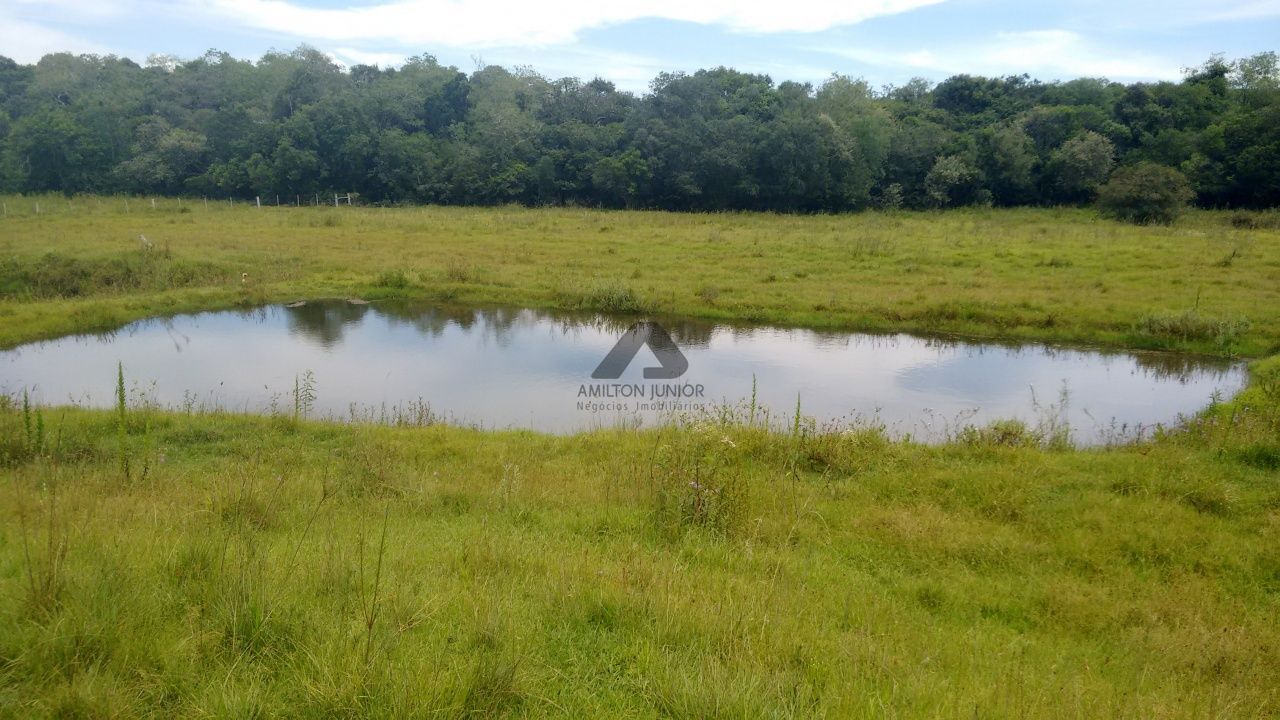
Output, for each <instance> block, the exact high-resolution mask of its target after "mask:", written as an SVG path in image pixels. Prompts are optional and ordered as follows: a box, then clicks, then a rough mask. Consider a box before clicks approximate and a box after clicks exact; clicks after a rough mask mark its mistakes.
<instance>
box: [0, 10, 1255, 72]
mask: <svg viewBox="0 0 1280 720" xmlns="http://www.w3.org/2000/svg"><path fill="white" fill-rule="evenodd" d="M302 44H307V45H310V46H313V47H315V48H318V49H319V50H321V51H323V52H325V53H327V54H329V55H330V56H331V57H333V58H334V60H335V61H337V62H339V63H340V64H342V65H345V66H352V65H356V64H361V63H364V64H376V65H379V66H382V67H389V66H395V65H397V64H399V63H401V62H403V61H404V59H405V58H407V57H412V56H416V55H421V54H423V53H428V54H431V55H434V56H435V57H436V58H437V59H438V60H440V61H441V62H442V63H445V64H448V65H455V66H457V67H458V68H459V69H461V70H463V71H471V70H474V69H476V68H477V67H479V66H483V65H493V64H496V65H503V66H507V67H515V66H529V67H532V68H533V69H534V70H536V71H538V72H540V73H542V74H543V75H546V76H548V77H564V76H575V77H580V78H584V79H589V78H592V77H603V78H606V79H608V80H612V81H614V82H615V83H616V84H617V85H618V86H619V87H621V88H623V89H627V90H633V91H636V92H643V91H644V90H645V88H647V87H648V84H649V81H650V80H652V79H653V77H654V76H655V75H657V74H658V73H660V72H677V71H685V72H692V71H694V70H697V69H699V68H707V67H716V66H720V65H725V66H729V67H734V68H737V69H739V70H744V71H749V72H759V73H764V74H767V75H769V76H770V77H772V78H773V79H774V80H775V81H777V82H781V81H783V80H798V81H802V82H812V83H815V84H816V83H820V82H821V81H822V80H823V79H824V78H826V77H829V76H830V75H831V74H832V73H840V74H843V75H849V76H853V77H862V78H865V79H866V80H867V81H869V82H870V83H871V84H872V85H873V86H882V85H888V84H894V85H900V84H903V83H905V82H907V81H908V80H910V79H911V78H913V77H923V78H926V79H929V80H934V81H937V80H942V79H945V78H947V77H949V76H951V75H955V74H958V73H969V74H979V75H1009V74H1021V73H1028V74H1030V75H1031V76H1032V77H1034V78H1037V79H1041V80H1046V81H1048V80H1062V79H1071V78H1075V77H1108V78H1111V79H1113V80H1120V81H1134V80H1161V79H1177V78H1178V77H1180V76H1181V71H1182V69H1183V68H1185V67H1190V66H1195V65H1199V64H1201V63H1203V62H1204V61H1205V60H1206V59H1208V58H1209V56H1210V55H1212V54H1214V53H1222V54H1224V55H1226V56H1227V58H1229V59H1230V58H1236V57H1245V56H1248V55H1252V54H1254V53H1258V52H1263V51H1268V50H1280V0H1073V1H1068V0H1062V1H1059V2H1037V1H1035V0H787V1H786V2H770V3H757V2H751V1H750V0H702V1H699V0H646V1H645V2H637V1H635V0H631V1H628V2H619V1H615V0H542V1H536V0H525V1H523V2H522V1H519V0H466V1H463V0H91V1H86V0H0V55H4V56H8V57H10V58H13V59H14V60H17V61H19V62H22V63H33V62H36V61H37V60H39V59H40V57H41V56H43V55H44V54H46V53H50V52H58V51H70V52H75V53H96V54H114V55H122V56H127V57H130V58H133V59H134V60H136V61H138V62H139V63H143V62H146V61H147V58H148V57H149V56H151V55H153V54H155V55H172V56H176V57H179V58H191V57H196V56H198V55H201V54H203V53H204V52H205V51H206V50H209V49H211V48H212V49H218V50H224V51H227V52H230V53H231V54H232V55H235V56H237V57H241V58H248V59H256V58H258V57H260V56H261V55H262V54H263V53H265V52H267V51H269V50H286V51H287V50H292V49H293V48H295V47H297V46H299V45H302Z"/></svg>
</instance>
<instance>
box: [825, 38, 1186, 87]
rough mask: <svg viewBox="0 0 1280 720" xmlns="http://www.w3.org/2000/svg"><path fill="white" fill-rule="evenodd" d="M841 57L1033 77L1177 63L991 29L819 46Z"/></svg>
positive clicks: (1135, 72) (1116, 74) (1125, 72)
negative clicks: (907, 45)
mask: <svg viewBox="0 0 1280 720" xmlns="http://www.w3.org/2000/svg"><path fill="white" fill-rule="evenodd" d="M822 50H823V51H825V52H829V53H832V54H835V55H840V56H842V57H847V58H850V59H853V60H858V61H860V62H865V63H870V64H873V65H880V66H885V67H907V68H912V69H915V70H917V71H920V72H922V73H932V74H946V75H952V74H958V73H971V74H978V75H989V76H994V75H1005V74H1009V73H1014V72H1016V73H1024V72H1025V73H1027V74H1029V75H1031V76H1032V77H1039V78H1076V77H1106V78H1112V79H1116V80H1158V79H1176V78H1178V77H1179V73H1180V70H1181V67H1180V65H1179V64H1178V63H1177V62H1173V61H1170V60H1167V59H1164V58H1160V57H1156V56H1152V55H1149V54H1146V53H1141V52H1134V51H1128V50H1124V51H1121V50H1111V49H1107V48H1102V47H1099V46H1097V45H1095V44H1094V43H1092V42H1090V41H1089V40H1087V39H1086V38H1085V37H1084V36H1082V35H1081V34H1079V33H1076V32H1072V31H1070V30H1057V29H1054V30H1033V31H1028V32H1011V33H997V34H996V36H995V37H994V38H992V39H991V40H988V41H986V42H983V43H981V44H978V45H962V46H954V47H946V48H934V49H931V50H915V51H909V52H896V51H879V50H873V49H847V48H822Z"/></svg>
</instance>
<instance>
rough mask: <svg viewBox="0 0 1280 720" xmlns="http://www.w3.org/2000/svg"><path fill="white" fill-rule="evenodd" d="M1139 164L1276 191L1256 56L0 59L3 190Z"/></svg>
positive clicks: (1055, 193) (703, 177)
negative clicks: (1048, 78) (563, 62)
mask: <svg viewBox="0 0 1280 720" xmlns="http://www.w3.org/2000/svg"><path fill="white" fill-rule="evenodd" d="M1148 162H1154V163H1158V164H1161V165H1164V166H1167V167H1170V168H1174V169H1176V170H1177V171H1178V172H1180V173H1182V174H1183V175H1185V177H1186V178H1187V180H1188V181H1189V182H1190V184H1191V188H1192V190H1193V191H1194V193H1195V198H1196V201H1197V202H1198V203H1199V204H1201V205H1204V206H1215V207H1262V206H1275V205H1280V69H1278V66H1277V56H1276V54H1275V53H1264V54H1261V55H1257V56H1254V57H1251V58H1248V59H1244V60H1238V61H1234V62H1227V61H1225V60H1223V59H1221V58H1216V57H1215V58H1213V59H1210V60H1209V61H1208V62H1207V63H1205V64H1204V65H1203V66H1201V67H1199V68H1195V69H1192V70H1189V71H1187V73H1186V74H1185V77H1184V78H1183V80H1182V81H1181V82H1177V83H1174V82H1159V83H1136V84H1130V85H1124V84H1120V83H1114V82H1109V81H1107V80H1104V79H1092V78H1086V79H1079V80H1072V81H1070V82H1054V83H1042V82H1037V81H1034V80H1031V79H1030V78H1028V77H1027V76H1025V75H1024V76H1014V77H1005V78H984V77H972V76H968V75H958V76H955V77H952V78H950V79H948V80H946V81H944V82H942V83H940V84H937V85H933V84H930V83H928V82H926V81H924V80H913V81H911V82H909V83H907V84H906V85H904V86H901V87H888V88H883V89H880V90H874V89H872V88H870V87H869V86H868V85H867V84H866V83H864V82H862V81H859V80H853V79H850V78H846V77H841V76H833V77H832V78H831V79H829V80H828V81H826V82H824V83H823V84H822V85H821V86H820V87H816V88H815V87H813V86H811V85H809V84H802V83H795V82H783V83H781V84H777V85H775V84H774V83H773V82H772V81H771V79H770V78H769V77H767V76H764V75H752V74H746V73H741V72H738V71H735V70H731V69H726V68H717V69H714V70H702V71H698V72H696V73H694V74H692V75H686V74H663V75H660V76H658V77H657V78H656V79H655V80H654V81H653V82H652V84H651V87H650V90H649V92H648V93H646V94H644V95H642V96H637V95H635V94H632V93H628V92H622V91H619V90H618V89H616V88H615V87H614V85H613V84H612V83H610V82H608V81H606V80H602V79H595V80H591V81H590V82H583V81H580V80H577V79H573V78H565V79H560V80H551V79H548V78H545V77H542V76H541V75H538V74H536V73H535V72H533V71H530V70H517V71H515V72H512V71H509V70H506V69H503V68H501V67H495V66H490V67H486V68H484V69H481V70H477V71H475V72H473V73H471V74H470V75H468V74H465V73H462V72H459V71H458V70H457V69H456V68H453V67H446V66H443V65H440V64H439V63H437V62H436V60H435V59H434V58H432V57H430V56H426V55H424V56H421V57H418V58H414V59H412V60H410V61H409V62H407V63H406V64H405V65H404V66H403V67H401V68H398V69H387V70H382V69H378V68H376V67H370V66H366V65H359V66H356V67H353V68H351V69H350V70H349V71H344V70H343V69H341V68H340V67H338V66H337V65H335V64H334V63H333V62H332V61H331V60H330V59H329V58H328V57H326V56H325V55H323V54H322V53H320V52H318V51H316V50H314V49H311V48H306V47H303V48H300V49H298V50H296V51H294V52H290V53H270V54H268V55H266V56H264V57H263V58H262V59H261V60H259V61H258V62H256V63H253V62H247V61H242V60H237V59H235V58H233V57H231V56H230V55H228V54H226V53H219V52H213V51H211V52H209V53H207V54H205V55H204V56H203V57H200V58H197V59H195V60H190V61H176V60H173V59H169V58H157V59H154V60H153V61H151V62H149V63H148V64H147V65H146V66H145V67H144V66H140V65H138V64H137V63H134V62H133V61H131V60H128V59H122V58H116V57H98V56H92V55H81V56H74V55H70V54H65V53H63V54H55V55H48V56H45V57H44V58H43V59H42V60H40V62H38V63H36V64H35V65H33V66H27V65H18V64H16V63H14V62H13V61H11V60H9V59H7V58H3V57H0V187H2V188H3V189H4V190H6V191H9V192H38V191H61V192H65V193H77V192H99V193H104V192H105V193H110V192H130V193H156V194H165V195H196V196H207V197H253V196H255V195H258V196H264V197H275V196H281V197H284V198H291V199H292V198H295V197H297V196H303V197H308V196H312V195H313V194H315V193H322V194H330V193H333V192H341V193H346V192H352V193H357V194H358V195H359V196H360V198H361V200H362V201H365V202H374V203H401V202H403V203H452V204H495V203H511V202H516V203H527V204H579V205H589V206H605V207H643V208H665V209H678V210H726V209H751V210H776V211H799V212H813V211H840V210H850V209H859V208H864V207H873V206H881V207H946V206H956V205H967V204H987V203H990V204H995V205H1025V204H1061V203H1083V202H1089V201H1091V200H1092V199H1093V197H1094V196H1095V195H1096V193H1097V189H1098V187H1099V186H1100V185H1101V184H1102V183H1104V182H1105V181H1106V180H1107V178H1108V177H1109V176H1110V174H1111V173H1112V172H1113V170H1115V169H1116V168H1117V167H1120V166H1125V165H1135V164H1138V163H1148Z"/></svg>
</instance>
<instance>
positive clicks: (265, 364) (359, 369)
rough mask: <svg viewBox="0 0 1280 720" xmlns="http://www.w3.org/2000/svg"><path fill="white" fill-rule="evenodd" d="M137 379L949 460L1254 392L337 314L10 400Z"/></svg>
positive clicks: (299, 316)
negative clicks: (693, 419) (702, 431)
mask: <svg viewBox="0 0 1280 720" xmlns="http://www.w3.org/2000/svg"><path fill="white" fill-rule="evenodd" d="M655 325H656V327H655ZM668 337H669V338H670V341H669V342H667V341H666V338H668ZM646 340H647V341H648V342H644V341H646ZM615 346H616V347H615ZM633 353H634V358H632V354H633ZM606 356H609V357H610V361H609V362H608V363H605V362H603V361H604V360H605V358H606ZM628 360H631V361H630V362H629V363H628V362H627V361H628ZM117 363H121V364H122V365H123V367H124V373H125V377H126V384H127V385H128V387H129V391H130V394H131V395H132V396H133V397H134V398H135V399H141V398H145V399H147V400H149V401H151V402H155V403H157V404H159V405H161V406H164V407H168V408H172V409H186V410H209V409H219V410H228V411H248V412H275V413H284V414H292V413H295V412H302V413H306V414H307V415H308V416H310V417H327V418H339V419H359V420H374V421H382V422H396V423H428V422H435V421H447V422H453V423H458V424H465V425H474V426H478V427H484V428H528V429H533V430H539V431H545V432H554V433H565V432H573V431H578V430H585V429H590V428H595V427H601V426H611V425H618V424H632V425H653V424H655V423H661V422H664V421H667V420H669V419H670V418H671V417H672V416H673V415H689V414H694V415H696V414H698V413H701V412H708V411H710V410H712V409H715V408H720V409H723V408H724V407H725V406H726V405H736V408H737V412H739V413H742V414H754V415H755V416H756V417H761V416H762V415H763V412H764V409H768V410H769V411H771V415H770V417H771V418H772V422H776V423H778V424H779V425H781V424H783V423H787V424H789V423H790V419H791V417H792V416H793V415H794V413H795V411H796V406H797V400H798V402H799V407H800V412H801V413H802V414H803V415H804V416H806V417H811V418H813V419H814V420H816V421H817V422H819V423H832V424H871V425H881V426H883V427H885V428H886V429H887V431H888V432H889V433H890V434H892V435H894V436H899V437H901V436H904V435H908V434H909V435H911V436H913V437H915V438H917V439H921V440H925V441H938V440H943V439H946V438H947V437H950V436H951V435H953V434H954V433H955V432H957V431H958V430H959V429H960V428H962V427H964V426H966V425H985V424H988V423H990V422H992V421H995V420H1001V419H1019V420H1023V421H1024V422H1026V423H1027V424H1028V425H1031V426H1032V427H1049V426H1058V427H1061V426H1063V425H1064V424H1065V425H1067V426H1069V427H1070V428H1071V430H1072V433H1073V439H1074V441H1075V442H1076V443H1077V444H1085V445H1087V444H1096V443H1100V442H1106V441H1111V440H1116V439H1124V438H1128V437H1134V436H1137V435H1138V434H1140V433H1142V432H1145V431H1148V430H1150V429H1151V428H1152V427H1154V426H1157V425H1161V424H1164V425H1167V424H1171V423H1175V422H1177V421H1178V420H1179V418H1180V417H1182V416H1184V415H1189V414H1193V413H1195V412H1196V411H1198V410H1200V409H1202V408H1203V407H1205V406H1206V405H1208V404H1209V403H1210V402H1211V401H1212V399H1213V398H1214V397H1220V398H1224V399H1225V398H1227V397H1230V396H1231V395H1232V394H1234V393H1235V392H1237V391H1238V390H1239V389H1240V388H1242V387H1243V386H1244V385H1245V383H1246V381H1247V372H1246V369H1245V367H1244V365H1243V364H1242V363H1233V362H1223V361H1215V360H1208V359H1204V358H1195V357H1188V356H1180V355H1174V354H1167V353H1117V352H1100V351H1094V350H1075V349H1063V348H1056V347H1050V346H1045V345H1034V344H1031V345H1006V344H992V343H980V342H967V341H957V340H952V339H940V338H929V337H919V336H913V335H906V334H895V335H874V334H865V333H848V332H823V331H813V330H799V329H784V328H775V327H758V326H733V325H721V324H714V323H708V322H699V321H691V320H687V319H685V320H681V319H670V318H661V317H658V318H654V323H642V324H640V325H638V326H637V325H636V324H635V321H634V320H630V319H619V318H613V317H606V316H598V315H582V314H565V313H558V312H544V311H536V310H524V309H501V308H495V309H476V308H450V307H440V306H429V305H421V304H412V303H374V304H364V303H360V302H349V301H322V302H309V303H305V304H300V305H297V306H269V307H264V308H258V309H254V310H249V311H223V312H207V313H198V314H191V315H179V316H174V317H170V318H163V319H152V320H144V321H140V322H135V323H132V324H130V325H127V326H125V327H123V328H121V329H120V330H118V331H115V332H111V333H106V334H97V335H76V336H70V337H64V338H60V339H57V340H52V341H48V342H40V343H32V344H29V345H25V346H22V347H18V348H15V349H13V350H9V351H5V352H0V392H6V393H9V394H11V395H12V394H17V393H20V392H21V391H22V390H23V389H27V390H29V391H30V392H32V395H33V398H34V399H36V400H37V401H38V402H42V403H46V404H59V403H72V404H80V405H85V406H93V407H109V406H111V405H112V403H113V401H114V397H115V380H116V364H117ZM646 368H650V369H651V370H650V371H649V374H650V375H651V376H652V377H646ZM593 374H594V375H596V376H597V377H593ZM614 376H616V377H614ZM664 376H665V377H664ZM752 398H754V402H753V400H752ZM752 408H756V410H754V411H753V410H752Z"/></svg>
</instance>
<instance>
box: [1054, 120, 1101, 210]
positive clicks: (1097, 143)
mask: <svg viewBox="0 0 1280 720" xmlns="http://www.w3.org/2000/svg"><path fill="white" fill-rule="evenodd" d="M1114 165H1115V146H1114V145H1112V144H1111V141H1110V140H1108V139H1106V138H1105V137H1103V136H1101V135H1099V134H1098V133H1096V132H1091V131H1089V130H1086V131H1084V132H1083V133H1081V134H1079V135H1077V136H1075V137H1073V138H1071V139H1070V140H1068V141H1066V142H1064V143H1063V144H1062V147H1060V148H1058V149H1057V150H1054V151H1053V154H1052V155H1050V157H1049V163H1048V166H1047V167H1046V169H1045V178H1046V180H1047V182H1048V189H1047V190H1048V191H1047V193H1046V195H1047V196H1048V197H1049V198H1050V199H1051V200H1054V201H1057V202H1087V201H1090V200H1092V199H1093V197H1094V196H1095V195H1096V194H1097V191H1098V187H1099V186H1101V185H1102V183H1104V182H1106V180H1107V177H1108V176H1109V175H1110V174H1111V168H1112V167H1113V166H1114Z"/></svg>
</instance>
